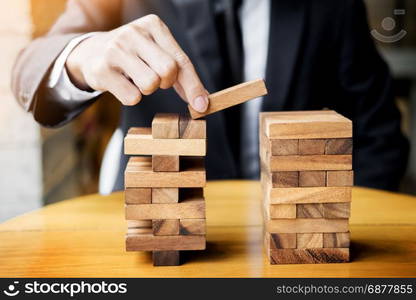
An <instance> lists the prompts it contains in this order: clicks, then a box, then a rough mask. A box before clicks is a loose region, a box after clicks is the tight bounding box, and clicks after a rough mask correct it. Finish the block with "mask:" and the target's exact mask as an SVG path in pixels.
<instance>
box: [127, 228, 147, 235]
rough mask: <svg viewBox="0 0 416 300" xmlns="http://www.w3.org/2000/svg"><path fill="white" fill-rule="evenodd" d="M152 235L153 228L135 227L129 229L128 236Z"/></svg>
mask: <svg viewBox="0 0 416 300" xmlns="http://www.w3.org/2000/svg"><path fill="white" fill-rule="evenodd" d="M149 233H152V228H151V227H150V228H147V227H133V228H127V234H149Z"/></svg>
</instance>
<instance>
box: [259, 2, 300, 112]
mask: <svg viewBox="0 0 416 300" xmlns="http://www.w3.org/2000/svg"><path fill="white" fill-rule="evenodd" d="M305 6H306V4H305V2H304V1H303V0H281V1H273V0H272V1H271V12H270V13H271V16H270V37H269V51H268V57H267V69H266V82H267V88H268V90H269V93H268V95H267V96H266V97H265V98H264V102H263V110H264V111H273V110H275V111H278V110H282V109H283V108H284V107H285V104H286V103H287V101H288V100H289V99H288V96H289V94H288V93H289V89H290V85H291V82H292V79H293V73H294V69H295V67H296V60H297V57H298V55H299V48H300V44H301V40H302V34H303V30H304V22H305V21H304V19H305Z"/></svg>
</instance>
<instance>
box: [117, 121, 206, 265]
mask: <svg viewBox="0 0 416 300" xmlns="http://www.w3.org/2000/svg"><path fill="white" fill-rule="evenodd" d="M205 122H206V121H205V120H192V119H190V118H189V117H185V116H179V115H178V114H157V115H156V116H155V117H154V119H153V122H152V128H131V129H130V130H129V132H128V133H127V136H126V137H125V139H124V152H125V154H126V155H134V156H133V157H131V158H130V159H129V162H128V164H127V167H126V170H125V202H126V220H127V223H128V230H127V235H126V249H127V251H153V264H154V265H155V266H168V265H170V266H172V265H179V264H180V255H179V254H180V253H179V251H181V250H204V249H205V244H206V239H205V227H206V226H205V223H206V222H205V199H204V195H203V187H204V186H205V183H206V176H205V166H204V156H205V154H206V123H205ZM137 155H151V157H144V156H137Z"/></svg>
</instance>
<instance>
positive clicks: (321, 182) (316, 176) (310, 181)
mask: <svg viewBox="0 0 416 300" xmlns="http://www.w3.org/2000/svg"><path fill="white" fill-rule="evenodd" d="M299 186H300V187H314V186H326V172H325V171H302V172H299Z"/></svg>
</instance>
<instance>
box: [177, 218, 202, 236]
mask: <svg viewBox="0 0 416 300" xmlns="http://www.w3.org/2000/svg"><path fill="white" fill-rule="evenodd" d="M205 233H206V222H205V219H181V220H180V221H179V234H181V235H203V234H205Z"/></svg>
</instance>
